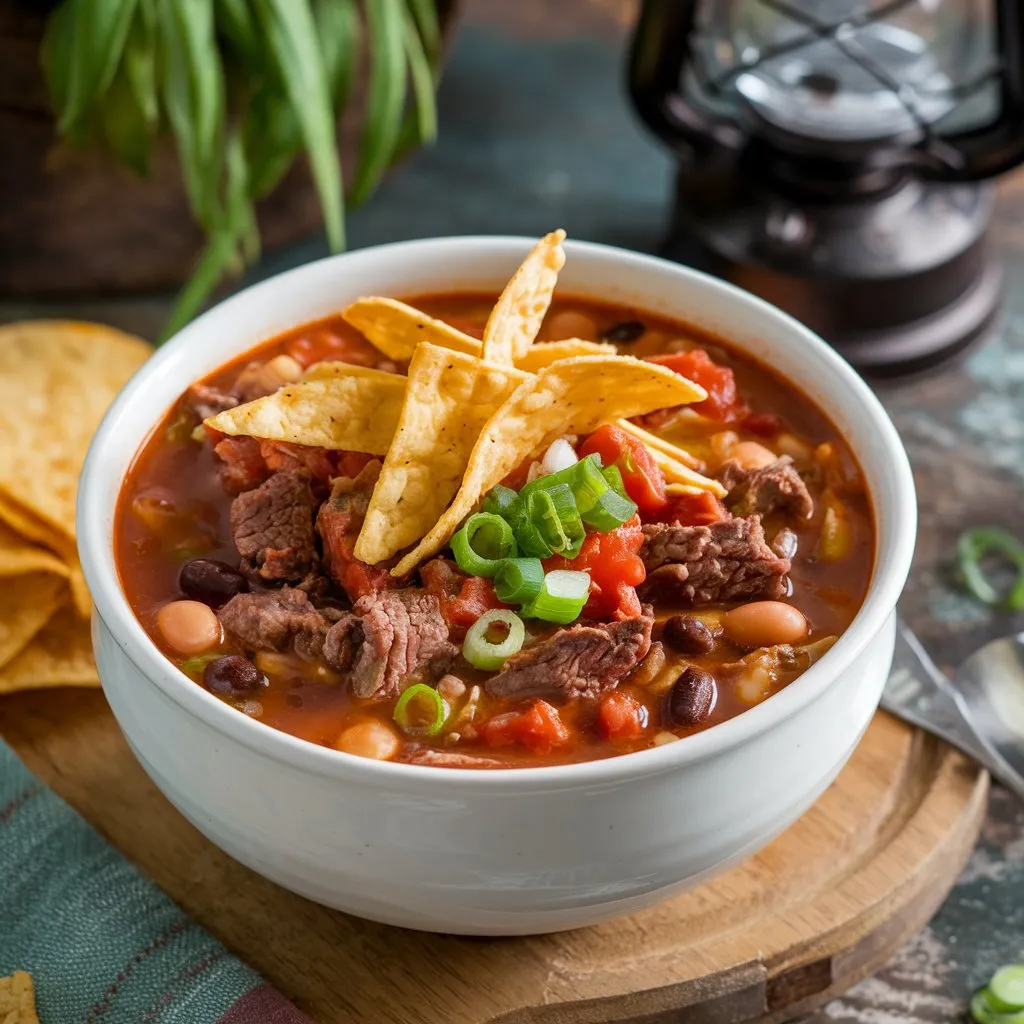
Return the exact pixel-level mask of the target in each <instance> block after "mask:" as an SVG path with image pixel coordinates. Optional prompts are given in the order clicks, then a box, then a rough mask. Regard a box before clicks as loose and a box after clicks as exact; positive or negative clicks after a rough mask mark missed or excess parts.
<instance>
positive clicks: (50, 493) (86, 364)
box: [0, 320, 151, 563]
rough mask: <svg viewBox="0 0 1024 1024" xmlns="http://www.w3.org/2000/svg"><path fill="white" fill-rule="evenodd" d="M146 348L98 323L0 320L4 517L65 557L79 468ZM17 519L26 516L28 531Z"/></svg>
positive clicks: (71, 538)
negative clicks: (30, 529)
mask: <svg viewBox="0 0 1024 1024" xmlns="http://www.w3.org/2000/svg"><path fill="white" fill-rule="evenodd" d="M150 351H151V350H150V347H149V346H148V345H147V344H146V343H145V342H144V341H141V340H140V339H139V338H134V337H132V336H131V335H129V334H123V333H122V332H121V331H116V330H114V329H113V328H112V327H103V326H101V325H99V324H87V323H76V322H74V321H70V320H30V321H25V322H23V323H16V324H8V325H7V326H5V327H0V446H2V449H3V457H2V458H0V498H3V499H4V502H5V508H6V509H7V510H8V511H7V514H5V515H4V517H3V518H4V519H5V520H6V522H7V523H8V525H10V526H13V527H14V528H15V529H16V530H18V532H19V533H22V534H24V536H26V537H29V538H30V539H32V540H38V541H40V542H41V543H44V544H46V545H47V546H48V547H51V548H52V549H53V550H54V551H56V552H57V553H58V554H60V555H61V556H62V557H63V558H64V559H65V561H68V562H69V563H70V561H71V556H72V555H73V553H74V550H75V497H76V494H77V491H78V475H79V473H80V472H81V469H82V462H83V460H84V458H85V452H86V449H87V448H88V446H89V441H90V439H91V438H92V435H93V432H94V431H95V429H96V427H97V426H98V425H99V422H100V419H101V418H102V416H103V414H104V413H105V412H106V410H107V406H108V405H110V402H111V400H112V399H113V398H114V396H115V395H116V394H117V393H118V391H120V390H121V388H122V386H123V385H124V384H125V382H126V381H127V380H128V378H129V377H130V376H131V375H132V374H133V373H134V372H135V371H136V370H137V369H138V367H139V366H141V365H142V363H143V362H144V361H145V360H146V358H147V356H148V355H149V353H150ZM11 508H13V509H14V511H13V512H10V509H11ZM15 518H23V519H28V520H30V521H31V522H32V523H33V524H34V529H33V532H28V531H26V530H24V529H22V527H21V526H20V525H19V524H18V522H15V521H14V519H15ZM43 533H45V534H46V536H42V535H41V534H43Z"/></svg>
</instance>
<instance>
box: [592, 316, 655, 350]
mask: <svg viewBox="0 0 1024 1024" xmlns="http://www.w3.org/2000/svg"><path fill="white" fill-rule="evenodd" d="M646 330H647V328H646V326H645V325H644V324H642V323H641V322H640V321H639V320H623V321H622V323H619V324H613V325H612V326H611V327H609V328H608V330H606V331H604V332H603V333H602V334H601V340H602V341H615V342H618V343H619V344H620V345H624V344H628V343H629V342H631V341H639V340H640V339H641V338H642V337H643V336H644V332H645V331H646Z"/></svg>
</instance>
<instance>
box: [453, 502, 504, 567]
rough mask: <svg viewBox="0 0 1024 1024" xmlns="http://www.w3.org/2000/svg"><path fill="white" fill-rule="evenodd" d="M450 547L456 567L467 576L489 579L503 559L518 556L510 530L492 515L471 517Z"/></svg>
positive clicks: (498, 518)
mask: <svg viewBox="0 0 1024 1024" xmlns="http://www.w3.org/2000/svg"><path fill="white" fill-rule="evenodd" d="M451 547H452V553H453V554H454V555H455V561H456V563H457V564H458V566H459V568H460V569H461V570H462V571H463V572H468V573H469V574H470V575H471V576H493V575H494V574H495V573H496V572H497V571H498V568H499V567H500V565H501V563H502V562H503V561H504V560H505V559H506V558H514V557H515V556H516V555H517V554H518V553H519V552H518V549H517V547H516V540H515V536H514V535H513V533H512V527H511V526H509V524H508V523H507V522H505V520H504V519H502V518H501V516H498V515H495V514H494V513H493V512H477V513H476V514H475V515H471V516H470V517H469V518H468V519H467V520H466V523H465V525H464V526H463V527H462V529H461V530H459V531H458V532H457V533H455V535H454V536H453V537H452V539H451Z"/></svg>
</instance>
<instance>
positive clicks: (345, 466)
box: [335, 452, 377, 477]
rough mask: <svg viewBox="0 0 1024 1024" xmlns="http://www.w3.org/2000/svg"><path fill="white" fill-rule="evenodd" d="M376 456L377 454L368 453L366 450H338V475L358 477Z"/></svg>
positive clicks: (336, 456) (336, 459) (336, 455)
mask: <svg viewBox="0 0 1024 1024" xmlns="http://www.w3.org/2000/svg"><path fill="white" fill-rule="evenodd" d="M375 458H377V456H376V455H367V454H366V453H365V452H336V453H335V461H336V462H337V465H338V476H350V477H357V476H359V474H360V473H361V472H362V470H364V469H365V468H366V467H367V466H368V465H369V464H370V463H371V462H373V460H374V459H375Z"/></svg>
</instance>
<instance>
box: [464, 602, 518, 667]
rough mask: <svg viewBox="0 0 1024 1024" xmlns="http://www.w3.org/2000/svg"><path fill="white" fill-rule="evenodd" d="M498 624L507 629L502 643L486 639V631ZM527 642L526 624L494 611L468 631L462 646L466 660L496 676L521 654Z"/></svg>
mask: <svg viewBox="0 0 1024 1024" xmlns="http://www.w3.org/2000/svg"><path fill="white" fill-rule="evenodd" d="M495 623H503V624H504V625H506V626H507V627H508V636H506V637H505V639H504V640H502V641H501V642H500V643H493V642H492V641H490V640H488V639H487V631H488V630H489V629H490V628H491V626H493V625H494V624H495ZM525 641H526V627H525V626H524V625H523V620H522V619H521V618H519V616H518V615H516V613H515V612H510V611H508V610H507V609H504V608H495V609H493V610H491V611H489V612H484V614H483V615H481V616H480V618H479V619H477V620H476V622H474V623H473V625H472V626H470V627H469V629H468V630H467V631H466V639H465V640H464V641H463V643H462V654H463V657H464V658H465V659H466V661H468V662H469V663H470V665H472V666H473V668H479V669H482V670H484V671H485V672H494V671H496V670H497V669H499V668H501V666H502V665H504V664H505V662H506V661H507V660H508V659H509V658H511V657H512V655H513V654H517V653H518V652H519V651H520V650H522V647H523V643H524V642H525Z"/></svg>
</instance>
